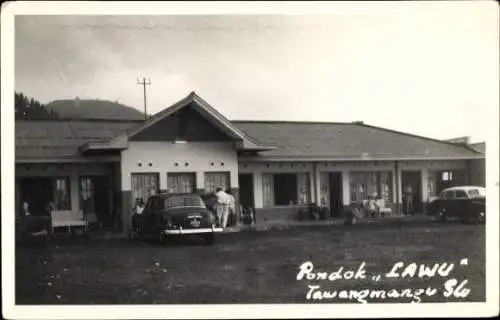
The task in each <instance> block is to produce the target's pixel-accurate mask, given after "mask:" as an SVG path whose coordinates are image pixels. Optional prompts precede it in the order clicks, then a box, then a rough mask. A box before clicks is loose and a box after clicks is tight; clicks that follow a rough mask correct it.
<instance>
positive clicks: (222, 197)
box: [215, 187, 230, 229]
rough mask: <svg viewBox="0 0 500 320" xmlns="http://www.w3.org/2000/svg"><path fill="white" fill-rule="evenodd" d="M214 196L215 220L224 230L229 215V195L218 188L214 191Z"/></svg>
mask: <svg viewBox="0 0 500 320" xmlns="http://www.w3.org/2000/svg"><path fill="white" fill-rule="evenodd" d="M215 196H216V197H217V219H218V220H219V226H220V227H221V228H223V229H225V228H226V225H227V218H228V215H229V202H230V199H229V195H228V194H227V193H226V192H224V190H223V189H222V188H220V187H219V188H217V189H216V192H215Z"/></svg>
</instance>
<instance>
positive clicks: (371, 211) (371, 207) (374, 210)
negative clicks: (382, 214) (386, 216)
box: [366, 196, 379, 218]
mask: <svg viewBox="0 0 500 320" xmlns="http://www.w3.org/2000/svg"><path fill="white" fill-rule="evenodd" d="M366 210H367V212H368V216H370V217H372V218H375V217H376V216H378V213H379V207H378V204H377V201H375V197H374V196H368V201H367V202H366Z"/></svg>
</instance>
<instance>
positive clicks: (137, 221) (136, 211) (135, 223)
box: [132, 198, 144, 231]
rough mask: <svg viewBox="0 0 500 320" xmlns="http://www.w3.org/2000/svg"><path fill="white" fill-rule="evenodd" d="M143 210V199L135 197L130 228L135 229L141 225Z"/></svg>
mask: <svg viewBox="0 0 500 320" xmlns="http://www.w3.org/2000/svg"><path fill="white" fill-rule="evenodd" d="M143 211H144V200H142V198H136V199H135V206H134V208H133V209H132V228H133V229H134V230H135V231H137V230H138V229H139V228H140V226H141V217H142V212H143Z"/></svg>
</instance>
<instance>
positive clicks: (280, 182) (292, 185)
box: [274, 173, 297, 206]
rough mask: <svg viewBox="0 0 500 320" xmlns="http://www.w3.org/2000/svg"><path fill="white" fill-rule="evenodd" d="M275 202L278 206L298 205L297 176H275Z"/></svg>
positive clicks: (282, 174) (278, 174)
mask: <svg viewBox="0 0 500 320" xmlns="http://www.w3.org/2000/svg"><path fill="white" fill-rule="evenodd" d="M274 200H275V204H276V205H277V206H286V205H291V204H296V203H297V174H294V173H277V174H275V175H274Z"/></svg>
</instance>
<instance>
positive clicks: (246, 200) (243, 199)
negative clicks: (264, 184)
mask: <svg viewBox="0 0 500 320" xmlns="http://www.w3.org/2000/svg"><path fill="white" fill-rule="evenodd" d="M238 181H239V184H240V205H241V206H242V207H243V208H253V207H254V195H253V174H251V173H242V174H239V175H238Z"/></svg>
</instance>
